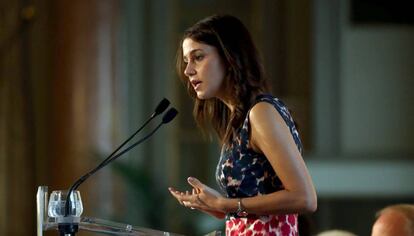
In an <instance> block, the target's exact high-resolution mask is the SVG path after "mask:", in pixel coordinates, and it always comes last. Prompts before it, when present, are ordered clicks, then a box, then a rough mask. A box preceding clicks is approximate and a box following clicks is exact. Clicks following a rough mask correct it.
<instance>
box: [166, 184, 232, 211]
mask: <svg viewBox="0 0 414 236" xmlns="http://www.w3.org/2000/svg"><path fill="white" fill-rule="evenodd" d="M187 181H188V183H189V184H190V185H191V186H192V187H193V189H192V191H191V192H190V191H185V192H181V191H178V190H176V189H174V188H171V187H170V188H168V190H169V191H170V193H171V194H172V195H173V196H174V197H175V198H176V199H177V200H178V202H179V203H180V204H181V205H183V206H185V207H189V208H191V209H197V210H200V211H203V212H205V213H207V214H210V215H212V216H215V217H217V218H224V216H225V211H224V210H223V209H221V207H220V203H221V201H222V200H223V199H224V197H223V196H221V194H220V193H219V192H217V191H216V190H214V189H212V188H210V187H209V186H207V185H205V184H203V183H201V182H200V181H199V180H198V179H196V178H194V177H189V178H188V179H187Z"/></svg>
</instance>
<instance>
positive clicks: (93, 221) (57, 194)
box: [36, 186, 221, 236]
mask: <svg viewBox="0 0 414 236" xmlns="http://www.w3.org/2000/svg"><path fill="white" fill-rule="evenodd" d="M66 198H67V197H66V195H65V192H64V191H53V192H52V193H51V195H50V199H49V198H48V188H47V186H39V187H38V190H37V194H36V207H37V209H36V211H37V236H43V232H44V231H47V230H55V231H58V230H59V227H62V226H63V227H65V225H66V226H67V225H70V227H73V225H75V227H76V231H78V230H85V231H91V232H96V233H100V234H106V235H108V234H109V235H145V236H146V235H154V236H161V235H163V236H175V235H177V236H178V235H180V234H174V233H170V232H163V231H158V230H153V229H148V228H142V227H135V226H132V225H129V224H123V223H116V222H112V221H108V220H102V219H97V218H92V217H81V214H82V211H83V206H82V200H81V198H80V194H79V192H78V191H75V192H74V193H73V194H72V195H71V196H70V198H68V199H70V201H71V205H72V209H70V216H66V217H65V216H64V215H65V214H64V213H65V212H64V205H65V201H66ZM60 235H70V234H62V233H61V234H60ZM206 235H208V236H215V235H217V236H219V235H221V232H220V231H214V232H211V233H209V234H206Z"/></svg>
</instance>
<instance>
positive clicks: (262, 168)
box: [216, 94, 303, 236]
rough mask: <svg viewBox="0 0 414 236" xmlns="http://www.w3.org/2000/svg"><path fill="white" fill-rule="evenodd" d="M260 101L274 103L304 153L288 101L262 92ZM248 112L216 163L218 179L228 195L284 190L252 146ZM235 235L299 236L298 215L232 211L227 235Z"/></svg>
mask: <svg viewBox="0 0 414 236" xmlns="http://www.w3.org/2000/svg"><path fill="white" fill-rule="evenodd" d="M258 102H267V103H270V104H272V105H273V106H274V108H275V109H276V110H277V111H278V112H279V114H280V115H281V116H282V118H283V119H284V121H285V122H286V125H287V126H288V127H289V130H290V132H291V134H292V137H293V139H294V141H295V143H296V146H297V148H298V150H299V152H300V153H302V149H303V148H302V143H301V140H300V138H299V134H298V131H297V130H296V127H295V123H294V121H293V119H292V116H291V115H290V113H289V111H288V109H287V107H286V106H285V104H284V103H283V102H282V101H280V100H279V99H278V98H275V97H273V96H271V95H268V94H264V95H259V96H258V97H257V99H256V103H258ZM256 103H255V104H256ZM253 106H254V105H253ZM253 106H252V107H253ZM249 113H250V110H249V112H248V113H247V116H246V118H245V120H244V122H243V126H242V127H241V128H240V129H239V130H238V132H237V137H236V138H235V140H233V142H232V145H230V146H229V147H226V146H223V148H222V151H221V155H220V161H219V163H218V165H217V170H216V178H217V182H218V185H219V186H220V188H221V190H222V191H223V192H224V194H225V195H226V196H227V197H228V198H245V197H252V196H257V195H264V194H269V193H272V192H276V191H279V190H282V189H284V187H283V184H282V182H281V181H280V179H279V178H278V176H277V174H276V173H275V171H274V170H273V168H272V166H271V165H270V162H269V161H268V159H267V158H266V156H264V155H263V154H260V153H257V152H254V151H253V150H252V149H251V148H250V145H249V132H250V130H249V129H250V121H249ZM233 235H240V236H242V235H246V236H250V235H252V236H254V235H277V236H285V235H286V236H287V235H289V236H293V235H295V236H296V235H298V215H297V214H282V215H260V216H259V215H252V214H250V215H248V216H247V217H239V216H237V214H236V213H230V214H227V216H226V236H233Z"/></svg>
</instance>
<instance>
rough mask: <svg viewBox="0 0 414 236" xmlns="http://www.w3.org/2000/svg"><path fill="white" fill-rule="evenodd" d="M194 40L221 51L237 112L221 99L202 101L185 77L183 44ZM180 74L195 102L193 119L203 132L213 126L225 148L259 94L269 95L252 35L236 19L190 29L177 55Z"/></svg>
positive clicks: (211, 19) (221, 17)
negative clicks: (189, 39)
mask: <svg viewBox="0 0 414 236" xmlns="http://www.w3.org/2000/svg"><path fill="white" fill-rule="evenodd" d="M186 38H191V39H192V40H194V41H197V42H199V43H204V44H208V45H210V46H213V47H215V48H217V50H218V52H219V55H220V56H221V57H222V58H223V61H224V63H225V67H226V68H227V69H228V73H227V76H226V78H225V80H224V86H225V88H226V89H227V90H228V91H229V94H230V95H231V96H230V97H231V98H232V103H233V104H235V108H234V110H233V112H231V111H230V109H228V107H227V106H226V105H225V104H224V103H223V102H222V101H221V100H219V99H217V98H211V99H204V100H201V99H198V98H197V95H196V93H195V91H194V89H193V87H192V86H191V84H190V82H189V79H188V78H187V77H186V76H185V75H184V69H185V67H186V64H185V63H184V61H183V52H182V43H183V41H184V40H185V39H186ZM176 66H177V72H178V75H179V77H180V78H181V80H182V81H183V82H184V84H185V85H186V88H187V91H188V93H189V94H190V96H191V97H192V98H193V99H194V109H193V115H194V118H195V120H196V122H197V124H198V125H199V126H200V127H201V128H202V130H203V131H207V130H208V126H209V125H211V126H212V127H213V128H214V130H215V131H216V133H217V135H218V136H219V139H220V141H221V144H231V142H232V140H233V138H234V137H235V135H236V131H237V129H238V128H240V127H241V125H242V123H243V120H244V118H245V116H246V114H247V111H248V110H249V108H250V106H251V105H252V103H253V102H254V99H255V97H256V96H257V95H258V94H261V93H265V92H268V85H267V83H266V80H265V78H264V72H263V65H262V63H261V61H260V58H259V55H258V52H257V49H256V47H255V45H254V43H253V40H252V38H251V36H250V33H249V32H248V30H247V29H246V27H245V26H244V25H243V23H242V22H241V21H240V20H239V19H237V18H236V17H234V16H230V15H213V16H209V17H207V18H205V19H203V20H201V21H199V22H197V23H196V24H195V25H193V26H191V27H190V28H188V29H187V30H186V31H185V32H184V35H183V38H182V40H181V42H180V45H179V48H178V52H177V65H176Z"/></svg>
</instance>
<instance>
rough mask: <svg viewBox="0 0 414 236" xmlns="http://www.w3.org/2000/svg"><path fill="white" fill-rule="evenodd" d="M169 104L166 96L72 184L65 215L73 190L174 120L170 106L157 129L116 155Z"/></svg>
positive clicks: (65, 228)
mask: <svg viewBox="0 0 414 236" xmlns="http://www.w3.org/2000/svg"><path fill="white" fill-rule="evenodd" d="M169 104H170V102H169V101H168V100H167V99H166V98H164V99H163V100H162V101H161V102H160V103H159V104H158V105H157V107H156V108H155V111H154V112H153V113H152V114H151V116H150V117H149V118H148V119H147V121H146V122H145V123H144V124H143V125H142V126H141V127H140V128H139V129H138V130H137V131H135V132H134V133H133V134H132V135H131V136H130V137H129V138H128V139H127V140H125V141H124V142H123V143H122V144H121V145H120V146H119V147H117V148H116V149H115V151H113V152H112V153H111V154H110V155H109V156H108V157H107V158H105V160H103V161H102V162H101V163H100V164H99V165H98V166H97V167H95V168H94V169H92V170H91V171H89V172H88V173H86V174H85V175H83V176H82V177H81V178H79V179H78V180H77V181H76V182H75V183H74V184H73V185H72V186H71V188H70V189H69V191H68V194H67V199H66V203H65V217H68V215H69V210H70V208H71V203H70V200H69V199H70V196H71V194H72V192H73V191H74V190H76V189H77V188H78V187H79V185H81V184H82V183H83V182H84V181H85V180H86V179H88V178H89V177H90V176H92V175H93V174H94V173H95V172H97V171H98V170H100V169H101V168H103V167H104V166H106V165H107V164H109V163H111V162H112V161H114V160H116V159H117V158H119V157H120V156H121V155H123V154H125V153H126V152H128V151H129V150H131V149H132V148H134V147H136V146H137V145H138V144H140V143H142V142H144V141H145V140H147V139H148V138H149V137H151V136H152V135H153V134H154V133H155V132H156V131H157V130H158V129H159V128H160V127H161V126H162V125H163V124H167V123H169V122H170V121H171V120H173V119H174V118H175V116H176V115H177V114H178V111H177V110H176V109H175V108H170V109H169V110H168V111H167V113H166V114H165V115H164V116H163V118H162V121H161V123H160V124H159V125H158V126H157V127H156V128H155V129H153V130H152V131H151V132H150V133H149V134H148V135H146V136H145V137H144V138H142V139H140V140H139V141H137V142H135V143H134V144H132V145H131V146H129V147H127V148H126V149H125V150H123V151H122V152H120V153H118V154H117V155H115V153H117V152H118V151H119V150H120V149H121V148H122V147H123V146H125V144H126V143H128V142H129V141H130V140H131V139H132V138H133V137H135V135H136V134H138V132H139V131H141V130H142V129H143V128H144V127H145V126H146V125H147V124H148V123H149V122H150V121H151V120H152V119H154V118H155V117H156V116H158V115H159V114H161V113H163V112H164V111H165V110H166V109H167V108H168V106H169ZM62 228H64V230H67V229H68V228H69V229H70V230H69V231H70V232H66V231H65V233H69V234H74V233H75V232H77V227H72V226H70V227H66V226H62ZM59 229H60V227H59ZM61 233H62V232H61Z"/></svg>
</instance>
